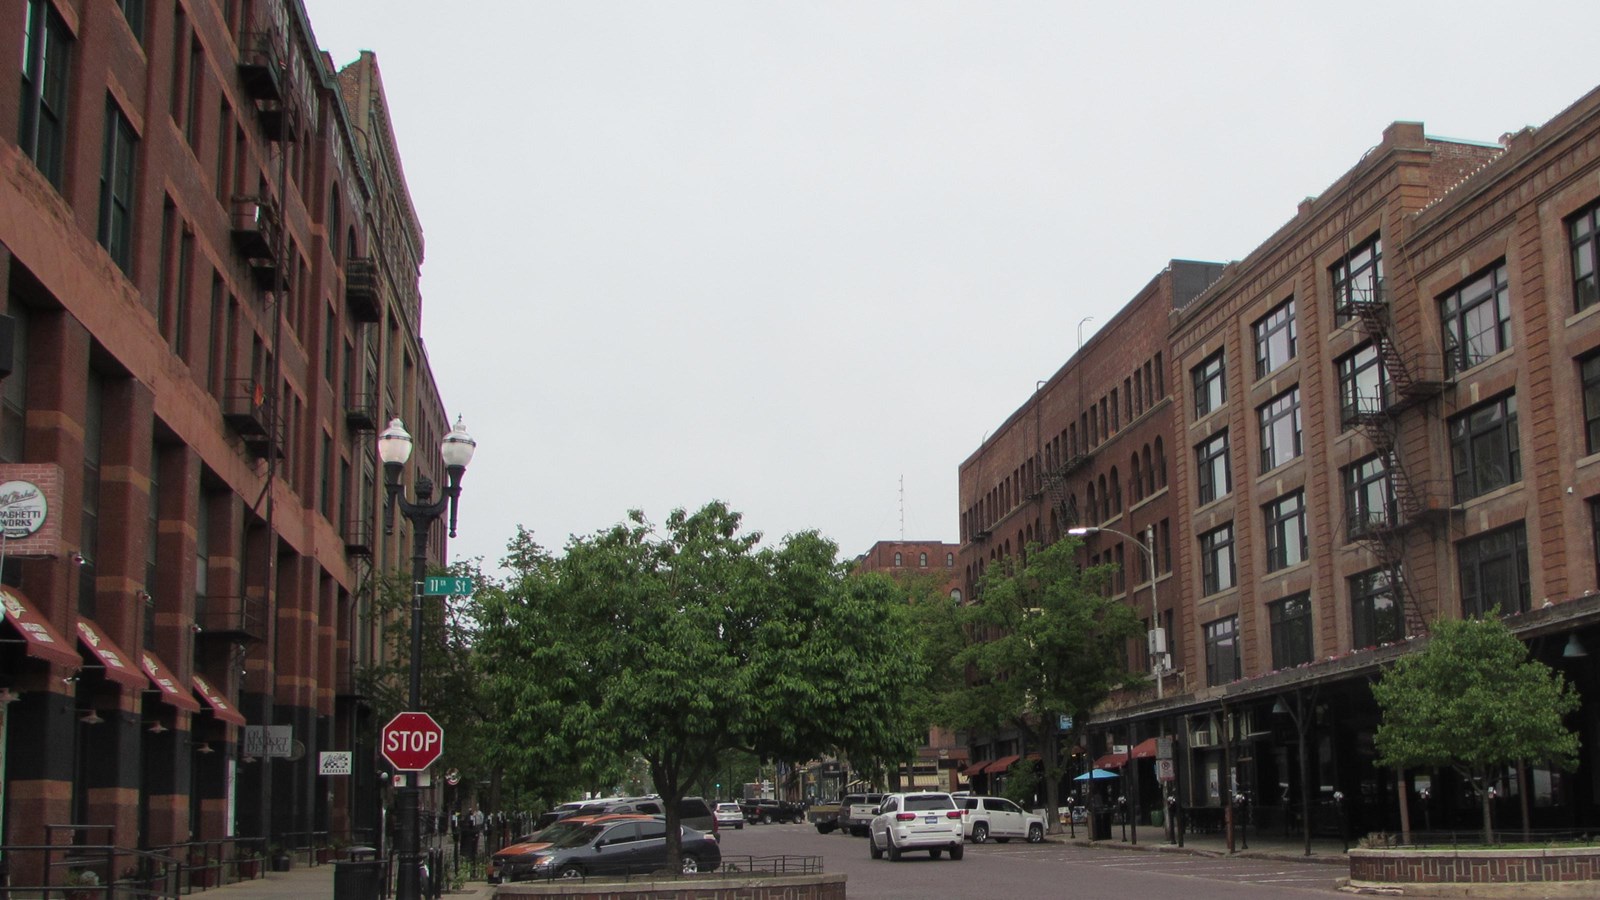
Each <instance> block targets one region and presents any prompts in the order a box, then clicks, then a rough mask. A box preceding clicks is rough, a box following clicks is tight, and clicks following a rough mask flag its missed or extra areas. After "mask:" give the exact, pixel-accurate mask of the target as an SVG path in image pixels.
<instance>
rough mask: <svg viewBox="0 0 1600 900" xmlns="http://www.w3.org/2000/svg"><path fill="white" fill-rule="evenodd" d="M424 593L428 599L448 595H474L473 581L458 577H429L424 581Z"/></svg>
mask: <svg viewBox="0 0 1600 900" xmlns="http://www.w3.org/2000/svg"><path fill="white" fill-rule="evenodd" d="M422 593H423V595H425V596H428V597H442V596H445V595H447V594H470V593H472V579H471V578H463V577H460V576H456V575H429V576H428V577H427V578H425V579H423V581H422Z"/></svg>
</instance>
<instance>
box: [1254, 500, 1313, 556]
mask: <svg viewBox="0 0 1600 900" xmlns="http://www.w3.org/2000/svg"><path fill="white" fill-rule="evenodd" d="M1264 509H1265V512H1266V524H1267V571H1268V572H1275V571H1277V570H1279V569H1284V568H1288V567H1289V566H1292V565H1296V564H1297V563H1302V562H1305V560H1306V550H1307V546H1308V541H1307V540H1306V495H1305V491H1294V492H1293V493H1290V494H1285V495H1284V496H1282V497H1279V498H1278V499H1276V500H1274V501H1272V502H1271V503H1268V504H1267V505H1266V507H1265V508H1264Z"/></svg>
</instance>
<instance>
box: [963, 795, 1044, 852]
mask: <svg viewBox="0 0 1600 900" xmlns="http://www.w3.org/2000/svg"><path fill="white" fill-rule="evenodd" d="M956 806H959V807H961V829H962V831H963V832H964V833H965V834H966V836H967V839H968V840H970V841H972V842H973V843H974V844H981V843H983V842H984V841H987V840H989V839H990V838H994V839H995V840H997V841H999V842H1000V843H1002V844H1004V843H1005V842H1006V841H1009V840H1011V839H1012V838H1026V839H1027V841H1028V843H1030V844H1037V843H1039V842H1040V841H1042V840H1044V817H1043V816H1039V815H1035V814H1034V813H1031V812H1028V811H1027V810H1025V809H1023V808H1022V807H1020V806H1018V805H1016V804H1015V803H1012V802H1011V801H1010V800H1007V799H1006V798H1004V797H974V796H967V797H957V798H956Z"/></svg>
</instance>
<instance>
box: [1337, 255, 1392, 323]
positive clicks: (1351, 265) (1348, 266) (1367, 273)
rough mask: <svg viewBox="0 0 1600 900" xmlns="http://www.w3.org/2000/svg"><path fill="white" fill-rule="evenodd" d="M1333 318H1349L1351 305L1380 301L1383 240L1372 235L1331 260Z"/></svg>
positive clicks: (1342, 319) (1343, 320)
mask: <svg viewBox="0 0 1600 900" xmlns="http://www.w3.org/2000/svg"><path fill="white" fill-rule="evenodd" d="M1331 274H1332V275H1333V318H1334V322H1335V323H1338V324H1343V323H1345V322H1348V321H1350V318H1351V315H1352V313H1353V305H1354V304H1357V303H1366V304H1372V303H1383V302H1384V301H1385V299H1386V298H1385V297H1384V295H1383V240H1382V238H1380V237H1377V236H1374V237H1372V238H1371V239H1370V240H1368V241H1367V242H1365V243H1363V244H1362V245H1361V246H1359V247H1357V248H1355V249H1354V250H1352V251H1350V252H1349V253H1348V254H1346V255H1345V257H1344V259H1341V260H1339V261H1338V262H1337V263H1334V265H1333V269H1332V270H1331Z"/></svg>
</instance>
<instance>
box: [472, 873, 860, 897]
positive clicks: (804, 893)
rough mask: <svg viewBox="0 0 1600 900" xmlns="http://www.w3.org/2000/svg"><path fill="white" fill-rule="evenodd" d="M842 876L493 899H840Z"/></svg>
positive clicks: (708, 881)
mask: <svg viewBox="0 0 1600 900" xmlns="http://www.w3.org/2000/svg"><path fill="white" fill-rule="evenodd" d="M844 882H845V876H844V875H843V874H842V873H840V874H835V875H785V876H781V877H775V878H704V879H687V878H683V879H679V878H673V879H666V880H663V881H650V880H645V879H641V880H639V881H606V880H602V879H592V880H590V881H540V882H518V883H516V884H502V885H500V886H498V887H496V888H495V891H494V896H495V897H497V898H499V897H573V898H582V900H844Z"/></svg>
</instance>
